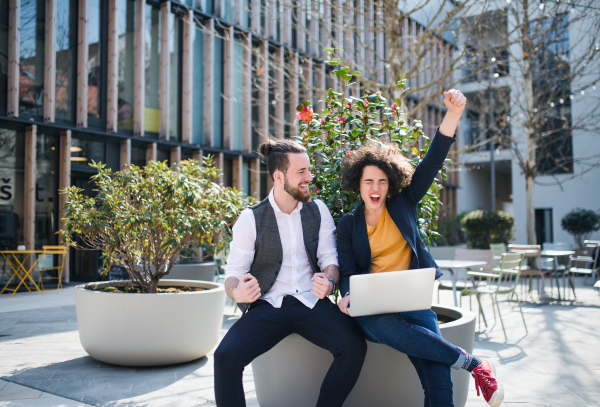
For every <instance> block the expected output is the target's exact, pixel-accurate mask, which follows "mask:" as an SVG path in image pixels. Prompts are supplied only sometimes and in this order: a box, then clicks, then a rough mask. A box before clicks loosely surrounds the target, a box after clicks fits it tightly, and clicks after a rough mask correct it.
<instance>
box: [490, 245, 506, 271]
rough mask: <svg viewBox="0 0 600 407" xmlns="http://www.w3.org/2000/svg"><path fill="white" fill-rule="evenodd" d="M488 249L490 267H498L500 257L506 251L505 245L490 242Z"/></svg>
mask: <svg viewBox="0 0 600 407" xmlns="http://www.w3.org/2000/svg"><path fill="white" fill-rule="evenodd" d="M490 250H491V251H492V266H491V267H492V268H495V267H498V265H499V264H500V257H501V256H502V255H503V254H504V253H506V245H505V244H504V243H490Z"/></svg>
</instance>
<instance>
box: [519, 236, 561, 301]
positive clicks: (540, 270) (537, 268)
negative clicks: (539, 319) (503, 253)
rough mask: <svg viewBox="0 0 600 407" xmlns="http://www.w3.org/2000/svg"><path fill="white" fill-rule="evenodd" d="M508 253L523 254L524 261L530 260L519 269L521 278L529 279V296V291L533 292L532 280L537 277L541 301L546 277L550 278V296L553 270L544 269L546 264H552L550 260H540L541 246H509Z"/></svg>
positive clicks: (552, 287)
mask: <svg viewBox="0 0 600 407" xmlns="http://www.w3.org/2000/svg"><path fill="white" fill-rule="evenodd" d="M508 251H509V252H510V253H523V255H524V258H525V259H532V261H531V262H530V263H529V264H525V265H523V268H522V269H521V277H523V278H524V279H526V278H527V277H529V290H528V291H529V294H530V295H531V291H532V290H533V287H532V286H533V278H534V277H539V280H538V293H539V296H540V300H541V298H542V295H543V294H544V277H546V276H547V275H548V276H549V277H550V296H552V290H553V289H554V286H553V281H552V272H553V270H554V269H553V268H547V267H546V263H550V262H552V259H546V258H544V259H542V246H540V245H529V244H509V245H508ZM526 262H527V261H526ZM557 285H558V282H557Z"/></svg>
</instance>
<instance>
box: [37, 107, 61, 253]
mask: <svg viewBox="0 0 600 407" xmlns="http://www.w3.org/2000/svg"><path fill="white" fill-rule="evenodd" d="M57 102H58V101H57ZM57 112H58V109H57ZM35 159H36V174H35V175H36V180H35V248H36V249H37V250H40V249H42V246H44V245H55V244H58V236H57V235H56V232H57V231H58V137H56V136H53V135H48V134H44V133H38V134H37V138H36V158H35Z"/></svg>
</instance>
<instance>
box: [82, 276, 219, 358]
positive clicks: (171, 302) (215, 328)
mask: <svg viewBox="0 0 600 407" xmlns="http://www.w3.org/2000/svg"><path fill="white" fill-rule="evenodd" d="M128 284H130V282H129V281H118V282H117V281H113V282H101V283H91V284H84V285H79V286H77V287H75V307H76V310H77V325H78V328H79V339H80V341H81V345H82V346H83V348H84V349H85V351H86V352H87V353H89V355H90V356H91V357H93V358H94V359H97V360H100V361H102V362H106V363H112V364H115V365H122V366H159V365H169V364H175V363H183V362H189V361H191V360H195V359H198V358H200V357H202V356H204V355H206V354H207V353H208V352H210V351H211V350H212V349H213V348H214V347H215V345H216V344H217V343H218V342H219V337H220V332H221V325H222V323H223V308H224V306H225V289H224V287H223V285H222V284H218V283H212V282H208V281H191V280H160V282H159V286H176V287H177V286H179V287H183V286H189V287H201V288H206V289H207V290H205V291H195V292H185V293H176V294H175V293H174V294H170V293H168V294H167V293H161V294H121V293H105V292H100V291H93V290H88V289H86V288H85V287H86V286H93V287H106V286H117V285H128Z"/></svg>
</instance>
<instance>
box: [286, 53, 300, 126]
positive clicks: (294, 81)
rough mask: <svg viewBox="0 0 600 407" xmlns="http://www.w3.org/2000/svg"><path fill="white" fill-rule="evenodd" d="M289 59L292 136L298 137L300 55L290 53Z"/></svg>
mask: <svg viewBox="0 0 600 407" xmlns="http://www.w3.org/2000/svg"><path fill="white" fill-rule="evenodd" d="M289 58H290V60H289V71H288V74H289V76H290V81H289V83H290V85H289V86H290V104H289V109H290V111H289V114H290V136H292V137H294V136H296V135H298V120H296V113H297V112H296V106H298V103H300V90H299V86H298V72H299V64H298V59H299V58H298V53H297V52H293V51H290V56H289Z"/></svg>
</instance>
